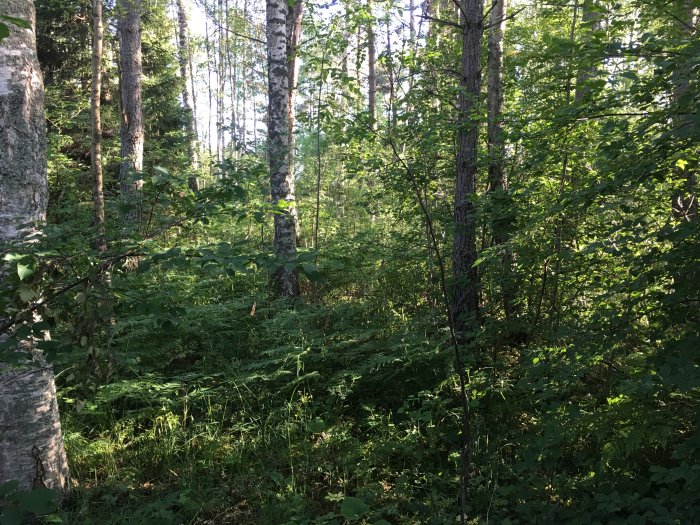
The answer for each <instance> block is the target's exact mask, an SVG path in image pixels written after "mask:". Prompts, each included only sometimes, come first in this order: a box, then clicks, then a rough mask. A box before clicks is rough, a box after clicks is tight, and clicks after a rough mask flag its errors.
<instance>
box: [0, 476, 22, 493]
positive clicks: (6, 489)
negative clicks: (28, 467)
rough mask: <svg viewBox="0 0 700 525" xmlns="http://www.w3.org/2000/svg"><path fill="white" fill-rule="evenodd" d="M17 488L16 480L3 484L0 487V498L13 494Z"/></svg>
mask: <svg viewBox="0 0 700 525" xmlns="http://www.w3.org/2000/svg"><path fill="white" fill-rule="evenodd" d="M17 487H19V481H18V480H16V479H13V480H11V481H7V482H5V483H3V484H2V485H0V496H7V495H8V494H9V493H11V492H14V491H15V490H16V489H17Z"/></svg>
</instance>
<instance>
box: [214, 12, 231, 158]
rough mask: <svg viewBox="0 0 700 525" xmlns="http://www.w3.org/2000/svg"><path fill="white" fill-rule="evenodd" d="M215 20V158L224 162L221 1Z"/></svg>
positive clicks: (224, 36)
mask: <svg viewBox="0 0 700 525" xmlns="http://www.w3.org/2000/svg"><path fill="white" fill-rule="evenodd" d="M216 16H217V20H218V25H219V31H218V36H219V38H217V43H218V46H219V48H218V62H217V68H216V78H217V80H218V88H217V90H216V132H217V134H216V144H217V145H216V157H217V160H218V161H219V162H223V161H224V157H225V156H226V150H225V145H226V142H225V138H224V133H225V131H224V127H225V123H224V121H225V119H226V117H224V111H225V110H224V106H225V93H224V91H225V90H226V65H225V64H226V48H227V42H228V33H227V32H226V31H225V29H224V28H225V27H226V21H225V20H224V19H223V18H224V4H223V1H222V0H219V8H218V10H217V14H216Z"/></svg>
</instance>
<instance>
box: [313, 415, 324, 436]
mask: <svg viewBox="0 0 700 525" xmlns="http://www.w3.org/2000/svg"><path fill="white" fill-rule="evenodd" d="M325 429H326V422H325V421H324V420H323V419H320V418H316V419H314V420H313V421H311V422H310V423H309V430H310V431H311V432H314V433H317V434H318V433H319V432H323V431H324V430H325Z"/></svg>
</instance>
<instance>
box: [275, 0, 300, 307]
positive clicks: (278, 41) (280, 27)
mask: <svg viewBox="0 0 700 525" xmlns="http://www.w3.org/2000/svg"><path fill="white" fill-rule="evenodd" d="M287 46H288V39H287V2H286V0H267V64H268V73H267V75H268V125H267V149H268V158H269V162H270V190H271V191H270V193H271V198H272V205H273V206H277V205H279V204H280V203H282V202H286V203H288V208H286V210H285V211H284V212H282V213H276V214H275V216H274V224H275V238H274V248H275V253H276V255H277V256H278V258H279V259H280V262H281V266H280V268H279V270H278V271H277V273H276V280H277V289H278V291H279V293H280V294H281V295H283V296H285V297H297V296H298V295H299V280H298V275H297V272H296V271H295V270H293V269H289V268H288V267H287V265H286V264H285V263H286V262H288V261H291V260H292V259H294V257H295V256H296V236H297V233H296V231H297V221H296V208H295V196H294V176H293V174H292V173H290V171H289V165H290V164H289V155H290V154H291V152H290V149H289V120H288V119H289V106H288V105H289V78H290V76H289V61H288V57H287Z"/></svg>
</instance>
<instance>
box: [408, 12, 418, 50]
mask: <svg viewBox="0 0 700 525" xmlns="http://www.w3.org/2000/svg"><path fill="white" fill-rule="evenodd" d="M408 27H409V35H410V37H411V47H412V48H415V45H416V4H415V0H409V2H408Z"/></svg>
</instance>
